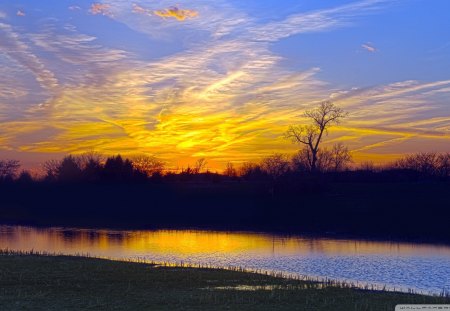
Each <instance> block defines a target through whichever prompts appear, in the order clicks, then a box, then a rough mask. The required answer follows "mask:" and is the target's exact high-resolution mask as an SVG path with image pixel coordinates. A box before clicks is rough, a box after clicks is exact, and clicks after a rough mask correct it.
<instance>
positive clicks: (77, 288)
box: [0, 254, 450, 311]
mask: <svg viewBox="0 0 450 311" xmlns="http://www.w3.org/2000/svg"><path fill="white" fill-rule="evenodd" d="M411 303H418V304H424V303H447V304H448V303H450V298H448V297H447V298H444V297H430V296H422V295H413V294H404V293H393V292H379V291H368V290H361V289H351V288H339V287H335V286H325V285H324V284H321V283H314V282H307V281H299V280H290V279H283V278H277V277H273V276H267V275H262V274H255V273H247V272H239V271H228V270H218V269H202V268H180V267H162V266H155V265H150V264H141V263H131V262H115V261H109V260H101V259H92V258H78V257H65V256H56V257H52V256H37V255H5V254H3V255H0V310H10V311H15V310H90V309H92V310H211V309H214V310H330V309H332V310H393V309H394V307H395V305H396V304H411Z"/></svg>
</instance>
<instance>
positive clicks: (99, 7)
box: [89, 3, 113, 17]
mask: <svg viewBox="0 0 450 311" xmlns="http://www.w3.org/2000/svg"><path fill="white" fill-rule="evenodd" d="M110 8H111V6H110V5H109V4H103V3H92V4H91V8H90V9H89V12H90V13H91V14H92V15H104V16H108V17H112V16H113V14H112V12H111V11H110Z"/></svg>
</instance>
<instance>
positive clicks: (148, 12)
mask: <svg viewBox="0 0 450 311" xmlns="http://www.w3.org/2000/svg"><path fill="white" fill-rule="evenodd" d="M133 13H136V14H143V15H149V16H150V15H152V11H151V10H150V9H146V8H144V7H142V6H140V5H137V4H136V3H133Z"/></svg>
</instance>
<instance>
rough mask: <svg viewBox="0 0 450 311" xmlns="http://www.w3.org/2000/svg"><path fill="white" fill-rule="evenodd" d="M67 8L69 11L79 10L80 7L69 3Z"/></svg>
mask: <svg viewBox="0 0 450 311" xmlns="http://www.w3.org/2000/svg"><path fill="white" fill-rule="evenodd" d="M68 9H69V10H71V11H79V10H81V7H79V6H78V5H71V6H69V8H68Z"/></svg>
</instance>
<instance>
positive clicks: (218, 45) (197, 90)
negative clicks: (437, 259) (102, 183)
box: [0, 0, 450, 168]
mask: <svg viewBox="0 0 450 311" xmlns="http://www.w3.org/2000/svg"><path fill="white" fill-rule="evenodd" d="M448 12H450V2H448V1H445V0H431V1H430V0H428V1H425V0H409V1H406V0H404V1H401V0H359V1H358V0H352V1H338V0H333V1H313V0H307V1H293V0H288V1H273V0H264V1H261V0H259V1H256V0H248V1H236V0H217V1H206V0H198V1H177V2H171V1H166V0H156V1H147V0H145V1H144V0H142V1H135V2H133V1H126V0H104V1H97V2H92V1H77V0H73V1H66V0H60V1H56V0H52V1H50V0H45V1H25V0H24V1H14V2H11V1H2V2H0V68H1V69H2V72H3V74H2V75H1V76H0V120H1V123H0V133H1V135H0V157H3V158H4V157H15V158H20V159H22V160H23V161H24V162H27V163H31V162H33V163H34V164H36V162H37V161H38V160H39V161H41V160H43V159H46V158H51V157H60V156H62V155H63V154H67V153H82V152H85V151H92V150H95V151H98V152H102V153H106V154H113V153H122V154H125V155H135V154H136V155H137V154H146V155H154V156H158V157H160V158H162V159H164V160H165V161H167V163H168V164H169V165H172V166H182V165H186V163H190V162H192V161H195V159H198V158H200V157H206V158H208V159H209V160H210V163H212V164H211V165H212V166H214V167H217V168H219V167H221V166H224V164H225V163H226V162H228V161H232V162H241V161H246V160H252V161H256V160H258V159H259V158H261V157H263V156H266V155H269V154H272V153H274V152H286V153H290V152H294V151H295V149H296V146H292V145H290V144H289V142H287V141H286V140H285V139H284V138H283V132H284V131H285V130H286V128H287V127H288V126H289V125H290V124H296V123H302V122H306V120H304V119H302V112H303V111H304V110H306V109H310V108H312V107H314V106H315V105H317V103H318V102H320V101H322V100H329V99H331V100H334V101H335V102H336V104H338V105H340V106H342V107H343V108H344V109H346V110H348V111H349V112H350V116H349V118H348V120H346V122H344V123H343V124H342V125H341V126H339V127H337V128H335V129H334V130H333V131H332V133H331V135H330V136H329V137H328V140H327V143H328V144H332V143H334V142H336V141H343V142H345V143H346V144H347V145H348V146H349V147H350V149H351V150H353V151H354V156H355V158H356V159H357V161H365V160H373V161H375V162H378V161H388V160H392V159H394V158H396V157H398V156H401V155H402V154H404V153H409V152H414V151H422V150H423V151H425V150H430V149H432V150H435V151H450V147H449V146H450V125H449V124H450V101H449V99H450V76H449V72H450V18H448Z"/></svg>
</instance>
